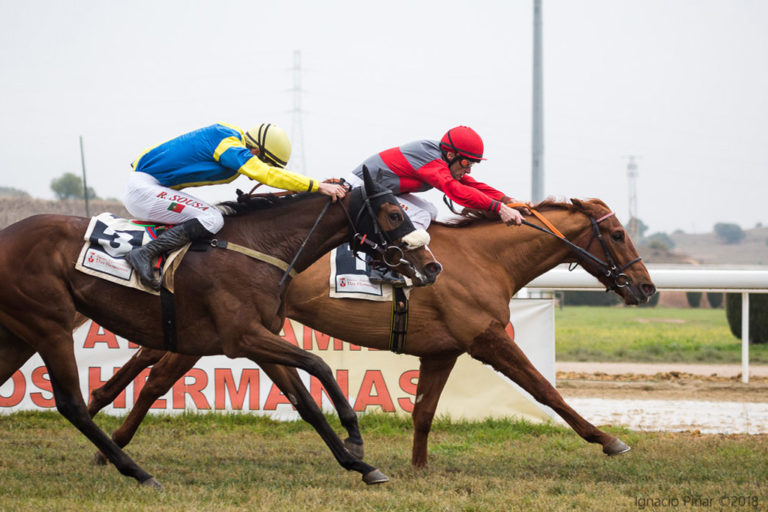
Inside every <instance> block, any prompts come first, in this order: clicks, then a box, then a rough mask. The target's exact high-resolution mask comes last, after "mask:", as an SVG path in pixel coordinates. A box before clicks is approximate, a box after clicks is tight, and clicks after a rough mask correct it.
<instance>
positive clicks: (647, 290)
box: [640, 283, 656, 298]
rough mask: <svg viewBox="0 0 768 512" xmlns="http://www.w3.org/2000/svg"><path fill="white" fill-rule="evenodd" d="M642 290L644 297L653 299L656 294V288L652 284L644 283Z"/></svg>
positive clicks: (641, 286)
mask: <svg viewBox="0 0 768 512" xmlns="http://www.w3.org/2000/svg"><path fill="white" fill-rule="evenodd" d="M640 289H641V290H642V291H643V295H645V297H647V298H651V297H652V296H653V294H654V293H656V287H655V286H653V285H652V284H650V283H643V284H642V285H640Z"/></svg>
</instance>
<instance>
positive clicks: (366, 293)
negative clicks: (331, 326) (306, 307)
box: [329, 244, 413, 302]
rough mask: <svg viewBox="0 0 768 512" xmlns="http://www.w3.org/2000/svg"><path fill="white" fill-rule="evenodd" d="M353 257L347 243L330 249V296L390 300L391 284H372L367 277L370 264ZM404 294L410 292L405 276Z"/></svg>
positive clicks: (391, 293)
mask: <svg viewBox="0 0 768 512" xmlns="http://www.w3.org/2000/svg"><path fill="white" fill-rule="evenodd" d="M364 257H365V256H364V255H362V254H361V256H360V258H357V257H355V253H354V252H352V250H351V249H350V248H349V244H344V245H340V246H339V247H337V248H336V249H333V250H332V251H331V278H330V283H329V284H330V296H331V297H333V298H337V299H364V300H375V301H382V302H391V301H392V295H393V292H392V285H389V284H386V285H385V284H374V283H372V282H371V280H370V279H369V277H368V276H369V275H370V272H371V265H370V263H367V262H366V261H365V260H363V259H361V258H364ZM405 282H406V286H407V287H406V288H404V290H405V296H406V297H408V296H409V295H410V293H411V289H410V286H411V285H412V284H413V283H412V281H411V280H410V279H408V278H407V277H406V278H405Z"/></svg>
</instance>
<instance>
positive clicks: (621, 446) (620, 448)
mask: <svg viewBox="0 0 768 512" xmlns="http://www.w3.org/2000/svg"><path fill="white" fill-rule="evenodd" d="M631 449H632V448H630V447H629V445H628V444H626V443H625V442H624V441H622V440H620V439H618V438H614V439H613V441H611V442H610V443H608V444H607V445H605V446H603V453H604V454H606V455H608V456H613V455H621V454H622V453H627V452H628V451H629V450H631Z"/></svg>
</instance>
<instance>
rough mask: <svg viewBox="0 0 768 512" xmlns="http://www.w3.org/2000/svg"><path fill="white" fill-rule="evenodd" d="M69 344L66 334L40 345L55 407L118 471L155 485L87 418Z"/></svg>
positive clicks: (155, 484)
mask: <svg viewBox="0 0 768 512" xmlns="http://www.w3.org/2000/svg"><path fill="white" fill-rule="evenodd" d="M73 345H74V343H73V340H72V337H71V335H70V334H67V335H62V336H60V337H58V338H56V337H54V336H49V337H48V339H47V340H46V345H45V346H44V347H41V349H40V355H41V356H42V358H43V361H44V362H45V365H46V367H47V368H48V374H49V375H50V378H51V387H52V388H53V396H54V399H55V401H56V408H57V409H58V411H59V412H60V413H61V414H62V415H63V416H64V417H65V418H67V419H68V420H69V421H70V422H71V423H72V424H73V425H74V426H75V427H76V428H77V429H78V430H80V432H82V433H83V434H84V435H85V436H86V437H87V438H88V439H90V441H91V442H92V443H93V444H95V445H96V447H97V448H98V449H99V450H100V451H101V452H102V453H104V454H105V455H106V457H107V458H108V459H109V460H110V461H111V462H112V463H113V464H114V465H115V467H116V468H117V469H118V471H120V472H121V473H122V474H124V475H126V476H131V477H133V478H135V479H136V480H138V481H139V482H140V483H141V484H142V485H150V486H153V487H159V486H160V484H159V483H158V482H157V480H155V479H154V478H152V475H150V474H149V473H147V472H146V471H144V470H143V469H141V468H140V467H139V466H138V465H137V464H136V463H135V462H134V461H133V460H131V458H130V457H128V455H126V454H125V452H123V450H121V449H120V447H119V446H117V445H116V444H115V443H114V442H113V441H112V440H111V439H110V438H109V436H107V434H105V433H104V432H103V431H102V430H101V429H100V428H99V427H98V426H97V425H96V424H95V423H94V422H93V420H92V419H91V417H90V415H89V414H88V409H87V407H86V406H85V401H84V400H83V396H82V394H81V392H80V382H79V378H78V372H77V363H76V362H75V354H74V350H73Z"/></svg>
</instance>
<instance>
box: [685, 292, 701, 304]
mask: <svg viewBox="0 0 768 512" xmlns="http://www.w3.org/2000/svg"><path fill="white" fill-rule="evenodd" d="M685 298H686V299H688V305H689V306H691V307H692V308H697V307H699V306H701V292H685Z"/></svg>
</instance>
